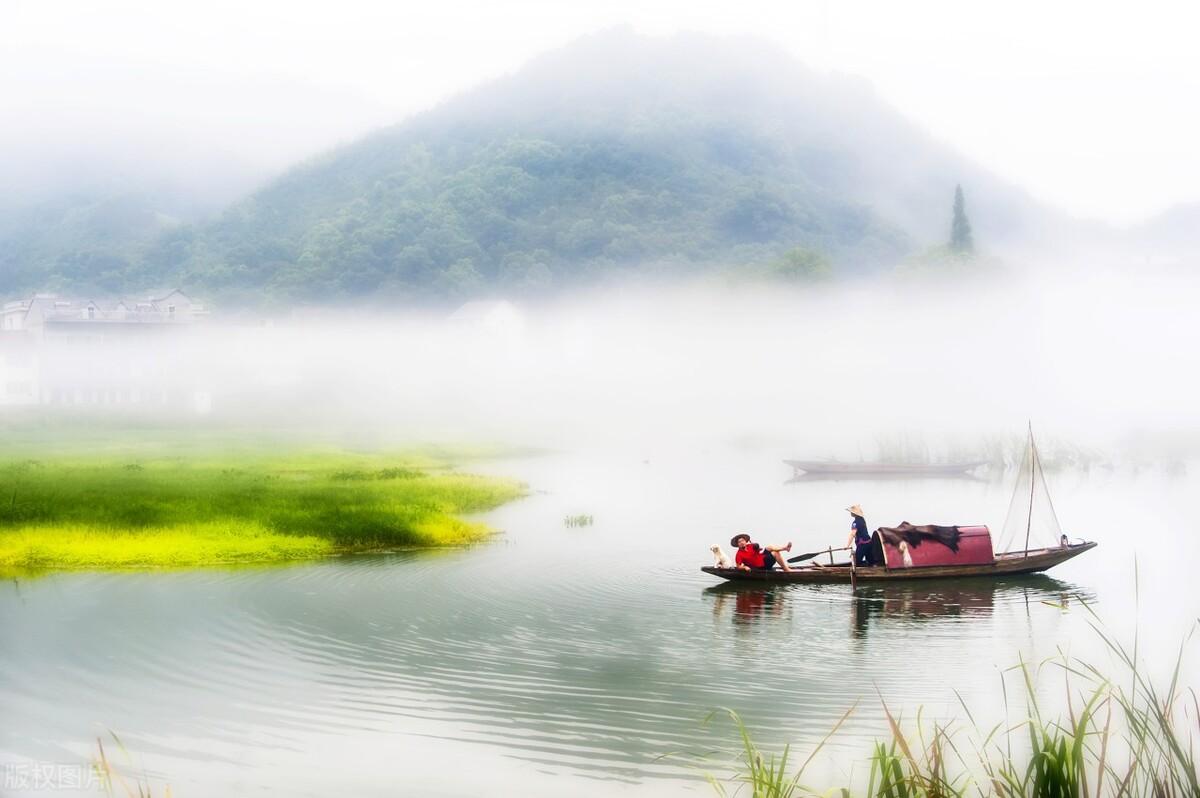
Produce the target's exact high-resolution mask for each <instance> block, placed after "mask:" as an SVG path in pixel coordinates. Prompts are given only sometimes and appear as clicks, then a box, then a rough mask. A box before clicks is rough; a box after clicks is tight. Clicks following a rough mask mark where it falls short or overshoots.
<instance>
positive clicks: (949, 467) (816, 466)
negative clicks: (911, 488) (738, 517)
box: [783, 460, 987, 479]
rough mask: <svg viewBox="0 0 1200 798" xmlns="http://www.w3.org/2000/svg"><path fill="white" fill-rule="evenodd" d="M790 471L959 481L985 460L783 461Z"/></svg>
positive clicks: (797, 473) (822, 475)
mask: <svg viewBox="0 0 1200 798" xmlns="http://www.w3.org/2000/svg"><path fill="white" fill-rule="evenodd" d="M783 462H785V463H787V464H788V465H790V466H791V467H792V475H793V476H795V477H799V476H801V475H804V476H821V477H871V478H876V477H892V478H911V479H916V478H919V477H961V476H967V475H968V472H970V471H971V470H973V469H976V468H979V467H980V466H984V465H987V461H986V460H981V461H979V462H974V463H878V462H876V463H842V462H838V461H836V460H784V461H783Z"/></svg>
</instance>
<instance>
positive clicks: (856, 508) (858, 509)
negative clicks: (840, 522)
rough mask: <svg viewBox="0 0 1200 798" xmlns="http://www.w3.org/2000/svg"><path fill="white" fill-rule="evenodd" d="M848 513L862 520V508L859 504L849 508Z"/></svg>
mask: <svg viewBox="0 0 1200 798" xmlns="http://www.w3.org/2000/svg"><path fill="white" fill-rule="evenodd" d="M846 512H848V513H850V514H851V515H857V516H858V517H859V518H862V514H863V511H862V508H861V507H859V506H858V505H857V504H852V505H850V506H849V507H847V508H846Z"/></svg>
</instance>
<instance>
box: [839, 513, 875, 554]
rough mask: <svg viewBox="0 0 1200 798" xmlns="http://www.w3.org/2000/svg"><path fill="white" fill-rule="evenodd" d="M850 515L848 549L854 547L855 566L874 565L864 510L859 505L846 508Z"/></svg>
mask: <svg viewBox="0 0 1200 798" xmlns="http://www.w3.org/2000/svg"><path fill="white" fill-rule="evenodd" d="M846 512H848V513H850V537H848V538H846V548H850V547H851V546H853V547H854V564H855V565H874V562H873V561H872V559H871V533H870V532H868V531H867V519H865V518H863V510H862V508H861V507H859V506H858V505H857V504H852V505H850V506H849V507H847V508H846Z"/></svg>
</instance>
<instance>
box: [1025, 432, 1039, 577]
mask: <svg viewBox="0 0 1200 798" xmlns="http://www.w3.org/2000/svg"><path fill="white" fill-rule="evenodd" d="M1037 469H1038V455H1037V445H1036V444H1035V443H1034V442H1033V422H1032V421H1030V422H1029V515H1028V517H1026V519H1025V556H1026V557H1028V556H1029V532H1030V530H1032V529H1033V489H1034V486H1035V485H1037Z"/></svg>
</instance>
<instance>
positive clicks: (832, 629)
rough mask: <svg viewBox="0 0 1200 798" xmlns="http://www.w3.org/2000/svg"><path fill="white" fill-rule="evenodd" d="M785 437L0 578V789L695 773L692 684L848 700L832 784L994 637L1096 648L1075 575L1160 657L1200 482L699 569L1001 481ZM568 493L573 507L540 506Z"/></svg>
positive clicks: (954, 709) (565, 462)
mask: <svg viewBox="0 0 1200 798" xmlns="http://www.w3.org/2000/svg"><path fill="white" fill-rule="evenodd" d="M789 454H791V453H790V452H784V451H780V452H775V451H771V450H770V449H769V448H757V449H752V450H746V449H721V448H699V447H697V448H696V450H694V451H684V450H681V449H680V448H678V447H675V448H672V449H670V450H667V451H659V450H653V449H652V448H650V447H647V448H646V450H644V451H630V450H629V449H628V448H625V449H624V450H622V451H600V450H596V451H589V452H577V453H571V454H555V455H545V456H539V457H528V458H522V459H513V460H507V461H493V462H488V463H486V464H484V465H480V466H476V467H473V469H472V470H474V471H477V472H479V471H484V472H488V473H495V474H503V475H507V476H514V477H517V478H520V479H523V480H525V481H527V482H528V483H529V485H530V490H531V493H530V495H529V497H528V498H526V499H523V500H521V501H518V502H515V503H513V504H510V505H508V506H506V507H503V508H501V509H499V510H497V511H495V512H492V513H490V514H488V515H486V516H485V519H486V520H487V521H488V522H489V523H491V524H492V525H494V526H495V527H497V528H499V529H501V530H503V532H504V534H503V536H501V537H500V538H498V539H497V541H496V542H494V543H490V544H488V545H483V546H479V547H476V548H473V549H470V550H461V551H448V552H431V553H421V554H412V553H403V554H394V555H373V556H357V557H350V558H341V559H335V560H330V561H325V562H319V563H312V564H302V565H293V566H286V567H272V568H241V569H236V570H225V569H209V570H189V571H179V572H168V573H161V572H160V573H141V572H135V573H65V574H56V575H49V576H43V577H39V578H35V579H13V580H9V581H8V582H7V583H6V584H4V585H2V586H0V628H2V629H3V656H2V657H0V702H2V705H3V707H4V710H3V722H2V723H0V763H3V768H4V774H5V778H6V783H5V784H4V787H3V788H2V790H3V794H6V795H22V794H45V793H44V792H41V791H39V789H38V788H39V786H40V787H45V786H47V783H48V781H54V780H55V779H57V782H56V783H54V784H53V785H52V786H54V787H56V788H65V787H69V786H70V782H71V780H72V779H73V778H75V777H76V776H78V773H77V772H75V771H72V770H71V769H72V768H78V767H79V765H80V764H82V763H86V762H87V761H88V760H89V759H90V758H91V757H92V756H94V755H95V753H96V750H97V743H96V740H97V738H101V739H102V740H103V741H105V743H106V749H105V750H106V753H107V754H108V755H109V756H110V757H111V758H112V759H113V760H114V761H116V762H118V763H120V764H122V765H124V764H126V763H129V764H132V765H133V766H135V767H136V771H137V772H136V774H135V775H131V776H130V778H131V779H133V780H139V781H142V782H144V783H148V784H150V785H151V786H152V787H153V788H154V790H155V794H156V795H157V794H161V792H162V791H163V789H164V786H165V785H166V784H169V785H170V787H171V790H172V794H173V795H176V796H211V795H235V794H236V795H257V794H270V795H289V796H290V795H314V796H315V795H322V796H324V795H331V794H356V795H389V796H394V795H422V796H428V795H482V794H517V793H519V794H524V795H546V796H552V795H553V796H557V795H562V794H564V793H567V792H569V793H571V794H573V795H613V794H619V795H643V794H646V795H649V794H653V795H670V794H695V795H707V794H711V787H709V786H708V785H707V784H706V783H705V782H704V781H703V780H702V778H703V775H704V774H705V773H706V772H711V773H714V774H721V773H724V772H726V770H725V765H726V763H727V762H728V761H729V755H730V754H731V753H733V752H734V751H735V749H736V744H737V743H736V732H735V731H734V729H733V728H732V726H731V725H730V723H729V722H728V721H727V720H724V719H722V718H720V717H714V718H713V719H712V720H710V721H709V722H707V723H706V722H705V719H706V717H707V716H709V714H710V713H711V712H712V710H714V709H716V708H719V707H728V708H731V709H734V710H736V711H737V712H738V713H740V715H741V716H742V717H743V718H744V719H745V720H746V722H747V724H748V725H749V727H750V728H751V730H752V731H753V733H754V734H755V735H756V736H757V737H758V738H760V739H761V740H762V742H763V743H764V744H766V745H767V746H768V747H775V746H777V745H781V744H782V743H784V742H790V743H792V744H793V745H794V746H795V747H796V748H797V750H799V751H800V752H801V753H805V752H807V751H808V750H810V749H811V747H812V746H813V745H814V744H815V743H816V742H817V741H819V740H820V739H821V738H822V737H823V736H824V735H825V734H826V732H828V731H829V730H830V729H831V728H832V727H833V726H834V725H835V724H836V723H837V721H838V718H839V717H841V716H842V714H843V713H844V712H845V711H846V710H847V709H849V708H850V707H851V706H852V705H853V704H854V703H855V701H858V702H859V703H858V707H857V709H855V711H854V713H853V714H852V715H851V716H850V718H849V719H848V720H847V721H846V723H845V724H844V725H843V726H842V728H841V729H840V730H839V732H838V733H837V734H836V735H835V736H834V738H833V740H832V742H831V744H830V746H829V748H828V749H827V750H826V751H825V752H823V753H822V754H821V756H820V757H818V761H817V763H816V764H815V765H814V768H815V769H814V771H813V774H814V777H813V780H814V781H817V782H819V783H824V784H827V785H828V786H833V785H834V784H843V783H845V782H846V781H847V780H848V779H852V778H854V774H859V775H861V774H862V772H863V768H864V764H863V762H864V759H865V757H866V755H867V754H868V752H869V743H870V741H871V740H872V739H875V738H877V737H881V736H884V735H885V734H886V722H885V720H884V716H883V713H882V709H881V699H882V700H883V701H886V702H887V704H888V706H889V707H890V708H892V709H893V710H897V711H903V712H904V713H906V717H909V718H911V717H912V714H913V713H915V711H916V709H917V708H918V707H922V708H923V712H924V713H925V715H926V716H927V717H934V718H937V717H943V718H949V717H955V716H961V715H962V712H961V708H960V707H959V704H958V698H956V691H957V694H958V695H961V696H962V698H963V700H964V701H965V702H966V703H967V705H968V706H970V707H971V709H972V712H974V713H975V714H976V715H977V717H981V718H988V719H998V718H999V717H1002V716H1003V711H1004V710H1003V707H1004V703H1003V698H1002V693H1001V689H1000V679H1001V675H1000V674H1001V670H1002V669H1003V668H1006V667H1008V666H1011V665H1014V664H1016V663H1017V662H1018V660H1019V659H1023V660H1024V661H1026V662H1030V663H1037V662H1040V661H1041V660H1043V659H1045V658H1047V657H1052V656H1054V655H1055V653H1056V652H1057V651H1059V650H1062V651H1066V652H1068V653H1070V654H1073V655H1080V656H1084V657H1087V658H1089V659H1091V660H1093V661H1095V662H1097V663H1099V664H1101V665H1102V666H1103V665H1104V663H1105V662H1107V659H1106V655H1105V654H1104V652H1103V650H1102V648H1101V646H1100V644H1099V641H1098V639H1097V636H1096V634H1095V633H1094V632H1093V631H1092V629H1091V627H1090V625H1089V620H1090V618H1091V616H1090V614H1089V613H1088V611H1087V610H1086V609H1085V607H1084V606H1083V602H1085V601H1086V602H1089V603H1090V604H1091V605H1092V606H1093V607H1094V608H1095V610H1096V612H1097V613H1098V615H1099V616H1100V617H1101V618H1103V619H1104V622H1105V623H1106V624H1108V625H1109V626H1110V627H1111V628H1112V629H1113V630H1114V631H1116V632H1117V633H1118V634H1121V635H1131V634H1132V629H1133V627H1134V624H1135V623H1137V625H1138V628H1139V629H1140V634H1141V639H1140V641H1139V645H1140V647H1141V651H1142V652H1143V653H1144V654H1145V656H1146V659H1147V660H1148V661H1149V663H1150V665H1151V667H1152V668H1154V669H1156V670H1159V671H1167V670H1169V669H1170V666H1171V665H1172V663H1173V657H1174V652H1175V650H1176V648H1177V647H1178V645H1179V642H1180V640H1181V639H1182V637H1183V636H1184V635H1185V634H1186V633H1187V631H1188V630H1189V629H1190V628H1191V624H1194V623H1195V621H1196V617H1197V615H1198V614H1200V593H1198V591H1197V590H1196V589H1195V588H1194V586H1192V585H1191V584H1189V583H1188V582H1187V581H1186V579H1185V577H1184V576H1183V575H1182V573H1181V570H1180V566H1181V564H1182V563H1186V562H1191V561H1194V559H1195V557H1196V556H1197V554H1200V544H1197V535H1196V525H1195V522H1194V520H1193V518H1194V514H1192V513H1191V512H1190V510H1191V507H1190V506H1189V504H1188V502H1189V500H1190V498H1191V497H1193V496H1195V495H1196V494H1197V487H1200V484H1198V480H1197V478H1196V477H1194V476H1189V475H1187V474H1186V473H1184V474H1179V473H1176V474H1166V473H1163V472H1160V471H1157V470H1154V469H1151V470H1142V471H1140V472H1135V471H1133V470H1129V469H1120V468H1118V469H1116V470H1113V471H1099V472H1097V471H1093V472H1091V473H1077V472H1066V473H1059V474H1052V475H1050V488H1051V491H1052V493H1053V495H1054V498H1055V500H1056V504H1057V510H1058V515H1059V518H1060V520H1061V521H1062V524H1063V528H1064V530H1065V531H1066V532H1067V533H1068V534H1070V535H1071V536H1072V537H1073V538H1089V539H1094V540H1098V541H1100V542H1101V545H1100V547H1099V548H1098V549H1096V550H1095V551H1093V552H1090V553H1088V554H1086V555H1084V556H1082V557H1080V558H1078V559H1076V560H1073V561H1071V562H1069V563H1066V564H1064V565H1063V566H1060V567H1059V568H1058V569H1056V570H1055V571H1054V572H1053V573H1052V575H1050V576H1041V577H1034V578H1021V579H1010V580H1005V581H1001V582H992V581H986V580H982V581H981V580H967V581H962V580H959V581H947V582H938V583H928V584H925V585H921V584H919V583H918V584H914V585H907V586H899V587H888V588H864V589H860V591H859V593H858V595H854V594H852V593H851V591H850V589H849V587H847V586H792V587H782V588H775V589H749V590H746V589H741V590H739V589H736V588H730V587H723V586H721V585H718V584H716V583H715V581H716V580H714V579H713V578H712V577H709V576H708V575H706V574H703V573H701V572H700V571H699V566H701V565H705V564H708V563H709V562H710V561H711V556H710V555H709V553H708V551H707V547H708V546H709V545H711V544H712V543H720V544H721V545H722V546H723V547H725V548H726V549H728V540H729V537H730V536H731V534H732V533H733V532H736V531H742V530H746V531H749V532H751V533H753V534H754V536H755V537H756V539H758V540H761V541H763V542H770V543H783V542H785V541H787V540H792V541H793V542H794V544H795V547H796V549H795V550H796V551H806V550H812V549H816V548H820V547H824V546H826V545H829V544H830V543H833V544H834V545H840V544H841V542H843V541H844V539H845V536H846V524H847V516H846V514H845V512H844V511H843V510H842V508H843V507H845V506H847V505H848V504H850V503H854V502H857V503H860V504H862V505H863V507H864V508H865V510H866V513H867V520H868V523H869V524H870V525H871V526H872V527H875V526H879V525H893V524H896V523H899V522H900V521H903V520H908V521H912V522H914V523H959V524H968V523H986V524H989V525H990V526H992V527H993V528H994V529H999V528H1000V526H1001V525H1002V522H1003V520H1004V513H1005V511H1006V509H1007V506H1008V502H1009V498H1010V495H1011V492H1012V484H1011V482H1009V481H1008V480H1006V479H1004V478H1003V477H999V478H995V479H990V480H978V481H973V480H962V479H959V480H947V479H938V480H916V481H888V482H875V481H825V482H823V481H804V482H798V483H789V482H788V481H787V478H788V477H789V476H790V474H789V472H788V469H787V468H786V467H785V466H783V465H782V464H781V463H780V458H781V457H783V456H787V455H789ZM1192 470H1193V472H1195V468H1194V467H1193V469H1192ZM574 514H590V515H591V516H593V518H594V523H593V524H592V525H591V526H584V527H568V526H566V525H565V524H564V517H565V516H568V515H574ZM1135 557H1136V561H1137V567H1136V575H1137V580H1138V582H1139V585H1138V587H1137V588H1136V589H1135V565H1134V562H1135ZM1184 667H1185V678H1186V679H1188V680H1189V682H1190V683H1191V684H1196V682H1197V681H1198V680H1197V679H1196V678H1194V677H1195V676H1196V675H1197V673H1198V671H1197V667H1196V662H1195V660H1194V659H1192V658H1189V659H1187V660H1186V661H1185V666H1184ZM1047 678H1050V677H1047ZM1010 679H1011V676H1010ZM1053 679H1055V680H1056V681H1054V686H1055V688H1056V689H1057V688H1058V687H1059V685H1060V684H1061V677H1060V676H1054V677H1053ZM1009 689H1010V693H1011V692H1012V691H1013V690H1014V689H1019V685H1018V684H1017V683H1016V682H1012V681H1010V683H1009ZM1013 700H1014V699H1013V698H1012V696H1011V695H1010V702H1011V701H1013ZM113 734H115V735H116V736H117V737H118V738H119V739H120V743H121V746H123V747H124V750H122V748H121V746H119V745H118V744H117V743H116V742H115V741H114V739H113V737H112V736H111V735H113ZM38 768H41V769H42V770H41V771H38ZM47 768H50V769H51V770H50V775H49V776H47V775H46V769H47ZM38 772H41V773H42V777H43V780H42V783H41V784H40V785H39V784H37V783H35V779H34V776H35V775H36V774H37V773H38ZM65 792H66V793H70V792H71V790H65ZM83 792H84V793H85V794H87V790H84V791H83ZM56 794H61V793H56Z"/></svg>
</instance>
